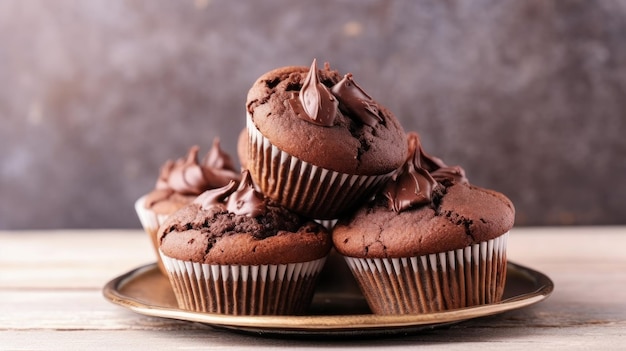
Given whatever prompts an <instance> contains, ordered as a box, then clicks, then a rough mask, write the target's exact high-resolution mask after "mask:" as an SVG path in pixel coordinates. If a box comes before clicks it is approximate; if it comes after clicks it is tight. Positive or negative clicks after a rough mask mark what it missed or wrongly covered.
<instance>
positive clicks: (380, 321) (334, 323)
mask: <svg viewBox="0 0 626 351" xmlns="http://www.w3.org/2000/svg"><path fill="white" fill-rule="evenodd" d="M153 269H157V266H156V263H150V264H146V265H142V266H139V267H136V268H134V269H131V270H129V271H127V272H125V273H123V274H120V275H118V276H117V277H115V278H113V279H111V280H110V281H109V282H107V283H106V284H105V285H104V287H103V289H102V294H103V296H104V297H105V299H107V300H109V301H110V302H112V303H113V304H116V305H119V306H122V307H125V308H128V309H129V310H131V311H134V312H136V313H139V314H143V315H146V316H153V317H162V318H170V319H177V320H183V321H189V322H198V323H203V324H208V325H211V326H216V327H223V328H232V329H240V328H241V329H242V330H249V329H254V330H257V331H265V332H280V333H283V332H288V331H306V332H310V333H311V332H346V331H366V330H375V329H381V328H385V329H389V328H407V327H419V326H437V325H440V324H441V325H443V324H449V323H455V322H462V321H465V320H469V319H474V318H479V317H486V316H490V315H494V314H499V313H503V312H506V311H511V310H515V309H519V308H522V307H526V306H530V305H533V304H536V303H538V302H540V301H543V300H545V299H546V298H548V297H549V296H550V295H551V294H552V292H553V290H554V283H553V281H552V280H551V279H550V278H549V277H548V276H547V275H545V274H544V273H541V272H539V271H537V270H534V269H531V268H528V267H525V266H523V265H520V264H517V263H514V262H511V261H508V262H507V269H515V270H517V271H520V272H521V273H522V274H525V275H527V276H529V277H530V278H532V279H534V280H535V281H536V286H537V289H535V290H534V291H529V292H527V293H523V294H519V295H516V296H512V297H509V298H507V299H504V300H502V301H500V302H498V303H494V304H486V305H480V306H473V307H466V308H461V309H455V310H449V311H443V312H436V313H424V314H402V315H377V314H348V315H302V316H235V315H226V314H217V313H205V312H193V311H186V310H182V309H178V308H169V307H163V306H157V305H149V304H146V303H144V302H142V301H140V300H138V299H136V298H134V297H131V296H126V295H124V294H122V293H121V292H120V289H119V287H120V286H122V285H123V284H125V283H128V282H129V281H130V280H132V279H133V278H135V279H136V278H137V277H138V276H141V274H142V273H146V272H147V271H150V270H153Z"/></svg>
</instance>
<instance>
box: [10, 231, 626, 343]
mask: <svg viewBox="0 0 626 351" xmlns="http://www.w3.org/2000/svg"><path fill="white" fill-rule="evenodd" d="M624 247H626V227H579V228H519V229H515V230H513V232H512V235H511V237H510V241H509V251H508V255H509V259H510V260H512V261H514V262H517V263H521V264H523V265H525V266H528V267H531V268H534V269H536V270H539V271H541V272H543V273H545V274H547V275H548V276H550V278H551V279H552V280H553V281H554V282H555V286H556V287H555V291H554V293H553V295H552V296H551V297H550V298H548V299H547V300H546V301H544V302H541V303H539V304H537V305H534V306H531V307H528V308H524V309H520V310H516V311H511V312H507V313H504V314H501V315H497V316H492V317H486V318H480V319H476V320H472V321H467V322H464V323H460V324H457V325H454V326H452V327H450V328H445V329H437V330H434V331H431V332H427V333H422V334H419V335H411V336H404V337H394V338H385V339H381V340H350V341H345V340H343V341H333V340H319V339H318V340H289V339H270V338H262V337H255V336H250V335H242V334H237V333H232V332H228V331H223V330H218V329H214V328H211V327H207V326H204V325H199V324H195V323H188V322H181V321H175V320H169V319H162V318H153V317H147V316H143V315H140V314H136V313H133V312H131V311H128V310H126V309H124V308H122V307H119V306H117V305H113V304H111V303H109V302H108V301H106V300H105V299H104V298H103V297H102V293H101V289H102V287H103V286H104V284H105V283H106V282H107V281H109V280H110V279H112V278H113V277H115V276H117V275H119V274H121V273H123V272H125V271H128V270H130V269H132V268H135V267H137V266H139V265H143V264H146V263H149V262H152V261H153V256H152V255H153V253H152V251H151V250H152V249H151V248H150V246H149V241H148V238H147V237H146V236H145V234H144V233H143V232H141V231H138V230H95V231H94V230H72V231H22V232H0V340H1V341H0V349H2V350H5V349H6V350H72V349H76V350H83V349H87V348H89V349H92V350H100V349H106V350H111V349H124V350H130V349H141V350H145V349H151V350H177V349H179V350H183V349H184V350H189V349H192V350H193V349H219V350H251V349H255V350H259V349H275V348H293V347H301V348H317V347H322V346H326V347H333V348H337V349H352V348H354V349H362V348H374V347H375V348H381V347H385V348H386V349H406V348H407V347H410V346H417V345H419V346H420V347H421V348H424V349H440V348H442V347H445V348H446V349H449V350H467V349H484V350H496V349H497V350H502V349H519V350H528V349H530V348H532V349H535V350H536V349H569V350H576V349H580V350H583V349H585V350H586V349H602V350H610V349H615V350H619V349H623V348H624V345H626V253H625V250H624Z"/></svg>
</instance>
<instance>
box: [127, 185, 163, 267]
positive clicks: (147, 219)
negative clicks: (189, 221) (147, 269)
mask: <svg viewBox="0 0 626 351" xmlns="http://www.w3.org/2000/svg"><path fill="white" fill-rule="evenodd" d="M145 202H146V196H145V195H144V196H142V197H140V198H139V199H138V200H137V201H135V212H137V217H139V222H141V226H142V227H143V230H144V231H145V232H146V234H148V236H149V237H150V242H151V243H152V247H153V248H154V253H155V257H156V260H157V265H158V266H159V269H160V270H161V272H163V274H167V272H166V271H165V267H164V266H163V262H162V261H161V255H159V242H158V240H157V232H158V231H159V227H160V226H161V224H162V223H163V222H164V221H165V219H166V218H167V217H168V216H169V215H162V214H157V213H155V212H154V211H152V210H150V209H148V208H146V207H145V205H144V204H145Z"/></svg>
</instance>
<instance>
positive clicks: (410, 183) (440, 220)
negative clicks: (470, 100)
mask: <svg viewBox="0 0 626 351" xmlns="http://www.w3.org/2000/svg"><path fill="white" fill-rule="evenodd" d="M407 140H408V143H407V145H408V153H409V157H408V158H407V159H406V161H405V163H404V164H403V165H402V167H401V168H400V169H398V170H397V172H396V173H395V174H394V176H393V177H392V179H391V180H390V181H389V182H388V183H387V184H386V185H385V188H384V189H382V190H381V191H380V192H378V193H377V194H376V196H375V198H374V199H373V200H371V201H370V202H369V203H367V204H365V205H364V206H362V207H361V208H360V209H358V210H357V211H356V212H354V213H353V214H351V215H350V216H348V217H347V218H342V219H340V220H339V222H338V223H337V224H336V225H335V227H334V229H333V233H332V236H333V243H334V245H335V248H336V249H337V251H338V252H339V253H341V254H343V255H345V256H350V257H357V258H399V257H413V256H422V255H427V254H433V253H440V252H446V251H451V250H457V249H462V248H465V247H468V246H470V245H473V244H478V243H481V242H485V241H488V240H491V239H494V238H496V237H499V236H500V235H502V234H504V233H506V232H508V231H509V230H510V229H511V228H512V227H513V222H514V219H515V209H514V207H513V204H512V203H511V201H510V200H509V199H508V198H507V197H506V196H504V195H503V194H501V193H499V192H497V191H493V190H489V189H484V188H480V187H477V186H474V185H471V184H470V183H469V180H468V179H467V178H466V177H465V171H464V170H463V168H461V167H459V166H448V165H446V164H445V163H444V162H443V161H442V160H441V159H439V158H437V157H434V156H431V155H429V154H428V153H426V152H425V151H424V150H423V149H422V146H421V142H420V139H419V136H418V135H417V133H414V132H410V133H408V134H407Z"/></svg>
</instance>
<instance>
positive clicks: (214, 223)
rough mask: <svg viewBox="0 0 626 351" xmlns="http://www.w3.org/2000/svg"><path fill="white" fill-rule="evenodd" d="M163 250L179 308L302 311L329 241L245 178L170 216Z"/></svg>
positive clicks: (238, 312) (320, 230)
mask: <svg viewBox="0 0 626 351" xmlns="http://www.w3.org/2000/svg"><path fill="white" fill-rule="evenodd" d="M158 237H159V244H160V252H161V256H162V259H163V262H164V264H165V267H166V270H167V272H168V276H169V279H170V282H171V284H172V287H173V289H174V293H175V295H176V298H177V301H178V305H179V307H180V308H181V309H186V310H192V311H198V312H211V313H224V314H235V315H286V314H302V313H304V312H305V311H306V308H307V307H308V305H309V304H310V302H311V299H312V297H313V292H314V286H315V281H316V279H317V276H318V274H319V272H320V271H321V269H322V267H323V265H324V261H325V259H326V256H327V255H328V253H329V251H330V249H331V247H332V243H331V239H330V233H329V232H328V231H327V230H326V229H325V228H324V227H323V226H322V225H320V224H318V223H315V222H314V221H311V220H308V219H306V218H304V217H302V216H300V215H298V214H296V213H293V212H291V211H289V210H287V209H285V208H284V207H282V206H280V205H279V204H277V203H275V202H274V201H272V200H270V199H268V198H266V197H264V196H263V195H262V194H261V193H259V192H257V191H256V190H255V186H254V184H253V183H252V180H251V178H250V175H249V173H248V172H247V171H243V173H242V181H241V182H240V183H237V182H235V181H232V182H230V183H229V184H228V185H226V186H224V187H221V188H218V189H214V190H210V191H207V192H205V193H203V194H202V195H200V196H198V197H197V198H196V199H195V200H194V201H193V202H192V203H191V204H189V205H188V206H185V207H183V208H182V209H180V210H179V211H177V212H175V213H174V214H173V215H172V216H170V217H169V218H168V219H167V220H166V221H165V222H164V223H163V225H162V226H161V227H160V229H159V232H158Z"/></svg>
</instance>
